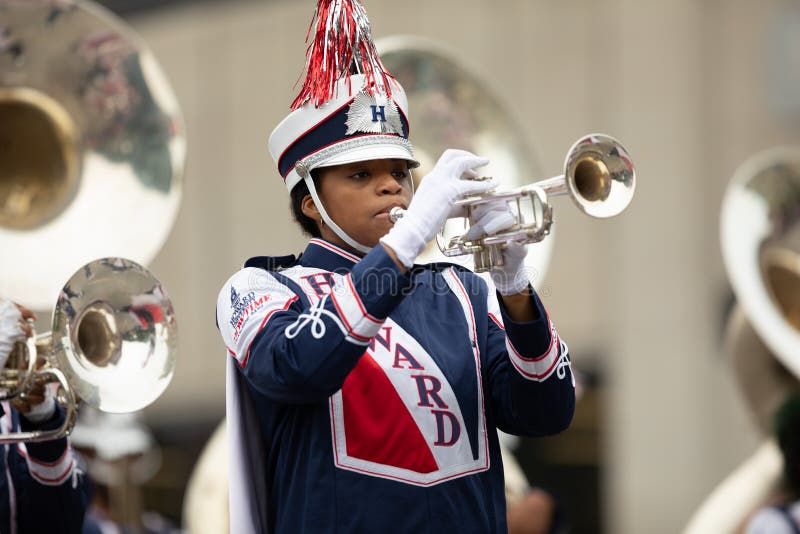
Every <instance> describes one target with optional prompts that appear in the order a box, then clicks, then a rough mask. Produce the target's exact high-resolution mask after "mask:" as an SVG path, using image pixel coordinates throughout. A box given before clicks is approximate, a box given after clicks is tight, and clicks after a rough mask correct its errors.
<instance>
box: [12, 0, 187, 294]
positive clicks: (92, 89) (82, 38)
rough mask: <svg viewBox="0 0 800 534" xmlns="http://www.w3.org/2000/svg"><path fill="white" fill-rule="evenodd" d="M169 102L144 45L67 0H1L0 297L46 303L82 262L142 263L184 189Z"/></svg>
mask: <svg viewBox="0 0 800 534" xmlns="http://www.w3.org/2000/svg"><path fill="white" fill-rule="evenodd" d="M185 145H186V143H185V138H184V135H183V123H182V119H181V115H180V111H179V109H178V104H177V100H176V98H175V95H174V94H173V93H172V90H171V88H170V86H169V84H168V83H167V81H166V78H165V77H164V75H163V73H162V71H161V69H160V68H159V66H158V64H157V63H156V60H155V59H154V57H153V55H152V53H151V52H150V51H149V49H148V48H147V46H146V45H145V43H143V42H142V41H141V39H139V38H138V37H137V36H136V35H134V34H133V33H132V32H131V31H130V30H129V29H128V28H127V27H126V26H125V25H123V23H122V22H121V21H120V20H119V19H118V18H117V17H116V16H114V15H112V14H111V13H110V12H108V11H107V10H105V9H103V8H102V7H99V6H97V5H96V4H93V3H89V2H83V1H74V0H59V1H57V2H55V1H52V0H26V1H24V2H20V1H9V0H0V251H2V252H0V253H2V255H3V261H2V262H0V295H2V296H3V297H5V298H9V299H11V300H14V301H16V302H20V303H23V304H25V305H26V306H28V307H29V308H34V309H37V310H42V309H49V308H50V307H51V306H52V305H53V301H54V300H55V298H56V296H57V295H58V294H59V291H60V289H61V286H62V284H63V283H64V281H65V280H67V279H68V278H69V277H70V276H71V275H72V273H73V272H75V271H76V270H77V269H78V268H79V267H80V266H82V265H83V264H85V263H86V262H88V261H91V260H94V259H96V258H104V257H125V258H130V259H131V260H133V261H136V262H138V263H140V264H143V265H147V264H148V263H149V262H150V261H151V260H152V259H153V257H154V256H155V255H156V253H157V252H158V251H159V249H160V248H161V245H162V244H163V242H164V240H165V239H166V237H167V235H168V234H169V231H170V229H171V227H172V224H173V222H174V219H175V216H176V214H177V210H178V206H179V203H180V198H181V178H182V175H183V165H184V159H185V150H186V147H185Z"/></svg>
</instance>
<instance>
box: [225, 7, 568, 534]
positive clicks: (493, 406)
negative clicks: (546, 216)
mask: <svg viewBox="0 0 800 534" xmlns="http://www.w3.org/2000/svg"><path fill="white" fill-rule="evenodd" d="M316 17H317V21H318V26H317V28H316V31H314V29H313V28H312V31H311V32H310V35H313V36H314V39H315V42H314V43H313V44H312V46H310V47H309V62H308V73H307V78H306V83H305V85H304V87H303V89H302V90H301V94H300V96H299V97H298V98H297V100H296V101H295V104H294V105H293V106H292V107H293V109H294V111H293V112H292V113H290V114H289V116H288V117H287V118H286V119H285V120H284V121H283V122H282V123H281V124H280V125H278V127H277V128H276V129H275V130H274V131H273V133H272V136H271V138H270V143H269V144H270V151H271V153H272V155H273V157H274V159H275V160H276V163H277V165H278V168H279V172H280V174H281V175H282V177H283V178H284V180H285V184H286V186H287V188H288V189H289V191H290V194H291V198H292V209H293V212H294V216H295V218H296V220H297V221H298V223H299V224H300V225H301V227H302V228H303V229H304V230H305V231H306V232H307V233H308V234H310V235H311V236H312V239H311V240H310V242H309V244H308V246H307V248H306V249H305V251H304V252H303V254H302V256H300V258H298V259H296V258H294V257H293V256H284V257H257V258H252V259H250V260H248V261H247V262H246V263H245V267H244V268H243V269H242V270H241V271H239V272H238V273H236V274H235V275H233V276H232V277H231V278H230V279H229V281H228V282H227V283H226V284H225V285H224V286H223V288H222V290H221V291H220V294H219V298H218V302H217V325H218V328H219V329H220V332H221V335H222V337H223V340H224V342H225V344H226V346H227V348H228V352H229V355H230V358H229V359H228V417H227V424H228V436H229V440H230V461H231V472H230V484H231V496H230V517H231V532H234V533H236V534H240V533H245V534H246V533H250V532H266V531H269V532H274V533H292V534H295V533H301V532H308V533H322V532H340V533H343V532H415V531H424V532H437V531H438V532H444V531H451V530H458V531H461V532H481V533H500V532H506V530H507V526H506V503H505V495H504V484H503V463H502V460H501V455H500V446H499V443H498V437H497V432H496V428H502V429H503V430H505V431H507V432H509V433H513V434H521V435H529V436H541V435H548V434H553V433H557V432H560V431H562V430H564V429H565V428H567V426H568V425H569V423H570V421H571V418H572V413H573V409H574V402H575V396H574V395H575V392H574V382H573V377H572V371H571V367H570V361H569V355H568V352H567V348H566V345H565V344H564V343H563V342H562V341H561V340H560V339H559V337H558V334H557V333H556V330H555V328H554V326H553V324H552V322H551V321H550V320H549V317H548V315H547V312H546V311H545V309H544V307H543V305H542V302H541V301H540V300H539V298H538V296H537V295H536V293H535V291H534V290H533V288H532V287H531V286H530V284H529V282H528V277H527V273H526V272H525V268H524V263H523V259H524V257H525V252H526V250H525V247H524V246H522V245H518V244H516V245H515V244H512V245H510V246H508V247H507V248H506V249H505V267H504V268H503V269H499V270H496V271H493V272H492V281H493V283H494V286H495V287H496V289H495V288H490V287H488V286H487V283H486V282H484V280H483V279H481V278H479V277H478V276H477V275H475V274H474V273H472V272H470V271H468V270H466V269H463V268H460V267H458V266H455V265H449V264H448V265H443V264H433V265H415V264H414V260H415V259H416V257H417V256H418V255H419V254H420V253H421V252H422V250H423V249H424V247H425V245H426V243H427V242H428V241H429V240H431V239H432V238H433V237H434V236H435V235H436V233H437V232H438V231H439V229H440V228H441V227H442V225H443V224H444V222H445V220H446V219H447V218H448V217H450V216H453V214H454V212H455V211H456V210H455V209H454V204H453V202H454V201H455V200H456V199H457V198H459V197H460V196H462V195H465V194H469V193H480V192H482V191H486V190H488V189H490V188H493V187H495V185H496V184H495V183H494V182H493V181H491V180H486V181H481V180H474V179H469V178H476V177H477V176H478V175H477V172H476V169H477V168H479V167H481V166H483V165H485V164H486V163H487V162H488V161H487V160H486V159H485V158H481V157H478V156H476V155H474V154H471V153H469V152H465V151H461V150H447V151H445V153H444V154H443V155H442V157H441V158H440V159H439V162H438V163H437V164H436V166H435V167H434V169H433V170H432V171H431V172H430V173H429V174H428V175H427V176H426V177H425V178H424V179H423V180H422V182H421V185H420V187H419V190H418V191H417V193H416V194H415V195H414V196H413V199H412V180H411V175H410V170H411V169H412V168H413V167H415V166H416V165H417V163H416V161H415V160H414V156H413V153H412V150H411V146H410V144H409V143H408V140H407V137H408V131H409V125H408V122H407V103H406V98H405V95H404V92H403V89H402V87H400V85H399V84H398V83H397V82H396V81H394V79H393V78H392V77H391V75H389V74H388V73H387V72H385V70H384V68H383V65H382V64H381V63H380V60H379V59H378V56H377V52H376V50H375V47H374V45H373V43H372V41H371V31H370V29H369V26H368V21H367V20H366V14H365V13H364V12H363V8H362V7H361V5H360V4H359V3H358V2H357V1H356V0H348V1H342V2H331V1H329V0H321V1H320V2H319V5H318V8H317V12H316ZM337 61H339V62H341V63H340V64H337ZM353 72H357V74H354V73H353ZM463 178H468V179H463ZM393 207H402V208H404V209H406V213H405V216H404V217H403V218H402V219H400V220H399V221H398V222H396V223H393V222H392V221H391V219H390V217H389V211H390V209H391V208H393ZM475 212H476V213H474V219H475V220H474V223H475V224H474V226H473V230H471V231H472V232H476V233H477V235H480V234H481V233H491V232H496V231H498V230H501V229H503V228H507V227H509V226H510V225H511V224H513V222H514V217H513V215H512V214H511V213H510V211H509V209H508V207H507V205H506V204H505V202H502V201H501V202H496V203H489V204H487V205H484V206H482V207H480V208H478V209H476V210H475Z"/></svg>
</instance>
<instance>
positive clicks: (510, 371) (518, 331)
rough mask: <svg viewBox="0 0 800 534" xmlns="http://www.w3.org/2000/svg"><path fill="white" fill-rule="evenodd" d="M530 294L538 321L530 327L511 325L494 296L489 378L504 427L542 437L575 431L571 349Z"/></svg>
mask: <svg viewBox="0 0 800 534" xmlns="http://www.w3.org/2000/svg"><path fill="white" fill-rule="evenodd" d="M530 289H531V299H533V304H534V308H535V310H536V312H537V317H536V318H535V319H534V320H532V321H529V322H524V323H518V322H514V321H512V320H511V318H510V317H509V316H508V313H507V312H506V310H505V307H504V305H503V303H502V298H501V297H500V295H499V294H497V293H496V292H494V291H490V292H489V294H488V312H489V320H488V334H487V337H488V338H487V350H486V359H487V373H488V376H487V378H488V380H489V382H490V389H491V402H492V405H493V408H494V412H495V416H496V418H497V422H498V428H500V429H501V430H503V431H505V432H508V433H510V434H517V435H526V436H542V435H549V434H555V433H558V432H561V431H562V430H565V429H566V428H567V427H568V426H569V423H570V422H571V421H572V415H573V412H574V409H575V382H574V378H573V375H572V368H571V365H570V359H569V350H568V349H567V345H566V343H564V341H563V340H561V338H560V337H559V336H558V332H557V331H556V328H555V326H554V325H553V323H552V321H551V320H550V317H549V316H548V314H547V310H545V308H544V305H543V304H542V302H541V300H540V299H539V297H538V295H537V294H536V291H535V290H534V289H533V288H530Z"/></svg>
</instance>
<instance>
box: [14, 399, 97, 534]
mask: <svg viewBox="0 0 800 534" xmlns="http://www.w3.org/2000/svg"><path fill="white" fill-rule="evenodd" d="M0 414H1V415H0V433H2V434H9V433H12V432H19V431H20V430H21V431H25V432H27V431H33V430H37V429H46V430H49V429H55V428H58V427H59V426H61V425H62V424H63V422H64V414H63V412H62V411H61V409H60V408H56V411H55V412H54V414H53V416H52V417H51V418H50V419H49V420H47V421H44V422H42V423H38V424H34V423H32V422H30V421H28V420H27V419H25V418H24V417H22V416H20V414H19V412H17V411H16V410H14V409H13V408H12V407H11V406H10V404H9V403H8V402H3V403H0ZM0 452H1V454H0V472H2V473H3V475H2V476H0V495H3V496H4V497H6V498H5V499H0V532H3V533H6V532H8V533H12V534H13V533H20V534H25V533H34V532H48V533H50V532H52V533H70V532H75V533H77V532H80V531H81V525H82V524H83V515H84V512H85V510H86V506H87V501H88V494H87V492H88V488H87V484H86V477H85V476H84V474H83V472H82V470H81V469H79V467H78V466H77V465H76V462H77V457H76V455H75V454H74V453H73V450H72V447H71V446H70V445H69V442H68V441H67V438H60V439H56V440H52V441H45V442H40V443H33V442H27V443H13V444H6V445H3V446H0Z"/></svg>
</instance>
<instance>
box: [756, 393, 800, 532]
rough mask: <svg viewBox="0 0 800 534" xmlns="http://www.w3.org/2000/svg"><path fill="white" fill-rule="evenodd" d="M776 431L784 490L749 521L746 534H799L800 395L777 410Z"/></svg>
mask: <svg viewBox="0 0 800 534" xmlns="http://www.w3.org/2000/svg"><path fill="white" fill-rule="evenodd" d="M774 432H775V439H776V440H777V442H778V446H779V447H780V451H781V456H782V458H783V485H782V488H781V489H782V491H781V492H780V494H778V495H776V496H775V497H774V498H773V502H772V503H770V504H769V505H767V506H764V507H763V508H761V509H759V510H758V511H757V512H756V514H755V515H754V516H753V517H752V519H750V521H749V522H748V524H747V528H746V531H745V532H746V534H798V533H800V392H798V393H795V394H794V395H791V396H789V397H788V398H787V399H786V401H784V403H783V404H782V405H781V407H780V409H779V410H778V411H777V413H776V415H775V430H774Z"/></svg>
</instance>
